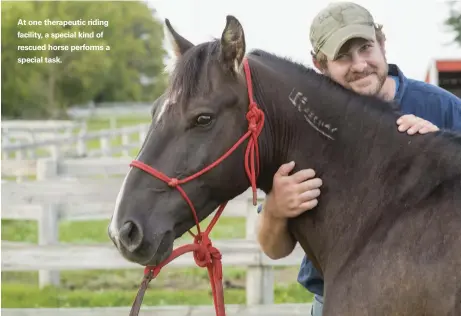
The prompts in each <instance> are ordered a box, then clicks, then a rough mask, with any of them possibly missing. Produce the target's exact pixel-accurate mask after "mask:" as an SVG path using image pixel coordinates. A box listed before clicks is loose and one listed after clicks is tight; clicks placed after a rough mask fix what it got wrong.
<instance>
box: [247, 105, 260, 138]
mask: <svg viewBox="0 0 461 316" xmlns="http://www.w3.org/2000/svg"><path fill="white" fill-rule="evenodd" d="M263 115H264V114H263V112H262V111H261V110H260V109H259V108H257V107H256V106H253V107H251V106H250V110H249V111H248V113H247V114H246V118H247V120H248V122H249V124H248V130H249V131H251V132H252V133H253V134H254V133H256V132H257V131H258V128H259V126H258V125H260V124H261V122H262V118H263Z"/></svg>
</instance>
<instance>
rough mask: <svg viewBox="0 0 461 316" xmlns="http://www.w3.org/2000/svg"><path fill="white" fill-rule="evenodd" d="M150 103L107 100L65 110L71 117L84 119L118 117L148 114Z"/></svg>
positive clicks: (150, 107)
mask: <svg viewBox="0 0 461 316" xmlns="http://www.w3.org/2000/svg"><path fill="white" fill-rule="evenodd" d="M151 109H152V103H142V102H107V103H105V102H104V103H98V104H97V106H96V105H94V104H90V105H87V106H74V107H71V108H69V109H68V110H67V115H69V117H72V118H73V119H86V118H90V117H95V116H96V117H113V118H116V117H119V116H127V115H136V116H144V117H146V116H149V115H150V111H151Z"/></svg>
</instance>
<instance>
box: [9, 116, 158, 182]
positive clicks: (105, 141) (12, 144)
mask: <svg viewBox="0 0 461 316" xmlns="http://www.w3.org/2000/svg"><path fill="white" fill-rule="evenodd" d="M148 129H149V124H139V125H134V126H127V127H121V128H110V129H105V130H99V131H92V132H88V131H87V130H86V127H85V128H82V129H80V130H79V131H78V132H76V133H71V132H67V133H64V134H62V133H51V135H52V136H47V137H41V136H39V135H38V134H37V133H31V135H33V136H31V137H29V138H28V140H27V141H25V142H23V141H18V140H12V139H11V138H10V136H8V134H6V135H2V157H3V159H2V165H6V166H5V167H4V166H2V175H4V171H6V172H7V173H9V174H10V176H13V177H16V178H18V179H19V180H20V181H21V180H23V178H24V177H28V176H33V175H35V172H36V170H34V168H33V165H34V163H33V161H35V160H36V158H37V157H41V158H43V157H51V158H53V159H60V158H69V157H80V158H81V157H110V156H113V155H122V156H124V157H129V156H131V155H130V151H131V150H133V149H138V148H140V147H141V145H142V143H143V142H144V139H145V137H146V135H147V131H148ZM37 135H38V136H37ZM117 138H119V139H118V141H113V140H115V139H117ZM94 141H97V144H95V145H97V146H96V147H95V148H90V146H89V143H90V142H93V143H94ZM93 147H94V146H93ZM18 161H19V162H18ZM22 163H24V165H23V166H21V164H22Z"/></svg>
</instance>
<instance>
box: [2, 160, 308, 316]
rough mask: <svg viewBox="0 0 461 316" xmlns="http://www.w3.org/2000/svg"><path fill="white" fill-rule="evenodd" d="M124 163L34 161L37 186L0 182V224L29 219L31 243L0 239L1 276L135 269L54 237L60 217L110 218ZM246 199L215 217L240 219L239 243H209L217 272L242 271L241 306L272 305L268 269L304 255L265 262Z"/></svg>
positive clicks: (186, 260) (99, 250)
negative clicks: (219, 265) (35, 232)
mask: <svg viewBox="0 0 461 316" xmlns="http://www.w3.org/2000/svg"><path fill="white" fill-rule="evenodd" d="M129 162H130V159H128V158H99V159H64V160H53V159H41V160H38V161H37V165H36V166H35V170H36V172H37V179H38V181H30V182H22V183H17V182H5V183H3V184H2V218H4V219H19V220H21V219H22V220H37V221H38V222H39V244H38V245H35V244H24V243H17V242H8V241H2V270H3V271H27V270H29V271H32V270H35V271H36V270H41V271H40V272H39V276H40V284H41V285H45V284H49V283H52V284H57V283H58V282H59V272H57V271H56V270H66V269H73V270H75V269H122V268H138V269H140V268H141V267H140V266H138V265H135V264H133V263H130V262H128V261H127V260H125V259H123V258H122V257H121V256H120V254H119V253H118V252H117V251H116V249H115V247H114V246H112V245H111V244H109V243H107V244H86V245H81V244H79V245H74V244H62V243H59V241H58V237H57V236H58V221H59V220H60V219H67V220H89V219H109V218H110V216H111V215H112V211H113V207H114V201H115V198H116V196H117V193H118V191H119V189H120V185H121V181H122V177H110V176H114V175H124V174H126V172H127V171H128V168H129ZM30 167H31V168H32V165H30ZM2 173H3V165H2ZM95 175H99V176H100V175H104V176H105V178H102V179H92V178H91V176H95ZM258 198H259V199H260V201H259V202H261V199H262V198H264V194H263V193H262V192H259V194H258ZM251 200H252V199H251V194H250V192H249V191H247V192H246V193H244V194H242V195H241V196H239V197H237V198H235V199H234V200H232V201H230V202H229V204H228V206H227V207H226V210H225V211H224V213H223V216H237V217H245V218H246V238H245V239H243V240H236V239H233V240H215V241H214V244H215V245H216V246H217V247H218V249H220V250H221V252H222V254H223V259H222V260H223V266H224V269H225V268H226V267H230V266H245V267H246V269H247V279H246V301H247V304H248V305H260V304H263V305H265V304H272V303H273V295H274V288H273V285H274V277H273V271H272V267H274V266H298V265H299V264H300V262H301V260H302V257H303V255H304V253H303V251H302V250H301V249H300V248H299V247H298V248H296V249H295V251H294V252H293V253H292V254H291V255H290V256H288V257H286V258H284V259H280V260H271V259H270V258H269V257H267V256H266V255H265V254H264V253H263V252H262V251H261V249H260V247H259V245H258V243H257V242H256V236H255V232H256V227H255V225H256V220H257V213H256V209H255V207H254V206H253V205H252V203H251ZM217 225H219V222H218V224H217ZM170 265H171V266H176V267H195V262H194V260H193V258H192V255H190V254H189V255H184V256H182V257H180V258H177V259H176V260H175V261H173V262H172V263H170ZM141 270H142V269H140V271H141ZM305 312H306V313H307V311H305ZM71 314H72V313H71ZM11 315H13V314H11ZM14 315H26V314H14ZM72 315H73V314H72ZM85 315H87V314H85ZM88 315H93V314H91V313H90V314H88Z"/></svg>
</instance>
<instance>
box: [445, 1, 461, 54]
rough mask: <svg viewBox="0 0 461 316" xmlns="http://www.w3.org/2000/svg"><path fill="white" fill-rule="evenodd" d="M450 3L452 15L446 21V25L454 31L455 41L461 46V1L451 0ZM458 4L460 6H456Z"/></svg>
mask: <svg viewBox="0 0 461 316" xmlns="http://www.w3.org/2000/svg"><path fill="white" fill-rule="evenodd" d="M449 4H450V15H449V17H448V19H447V20H446V21H445V25H446V26H448V27H449V29H450V31H451V32H453V33H454V38H453V41H454V42H455V43H457V44H458V45H459V46H461V3H460V2H458V1H451V2H450V3H449ZM456 4H458V6H456Z"/></svg>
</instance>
